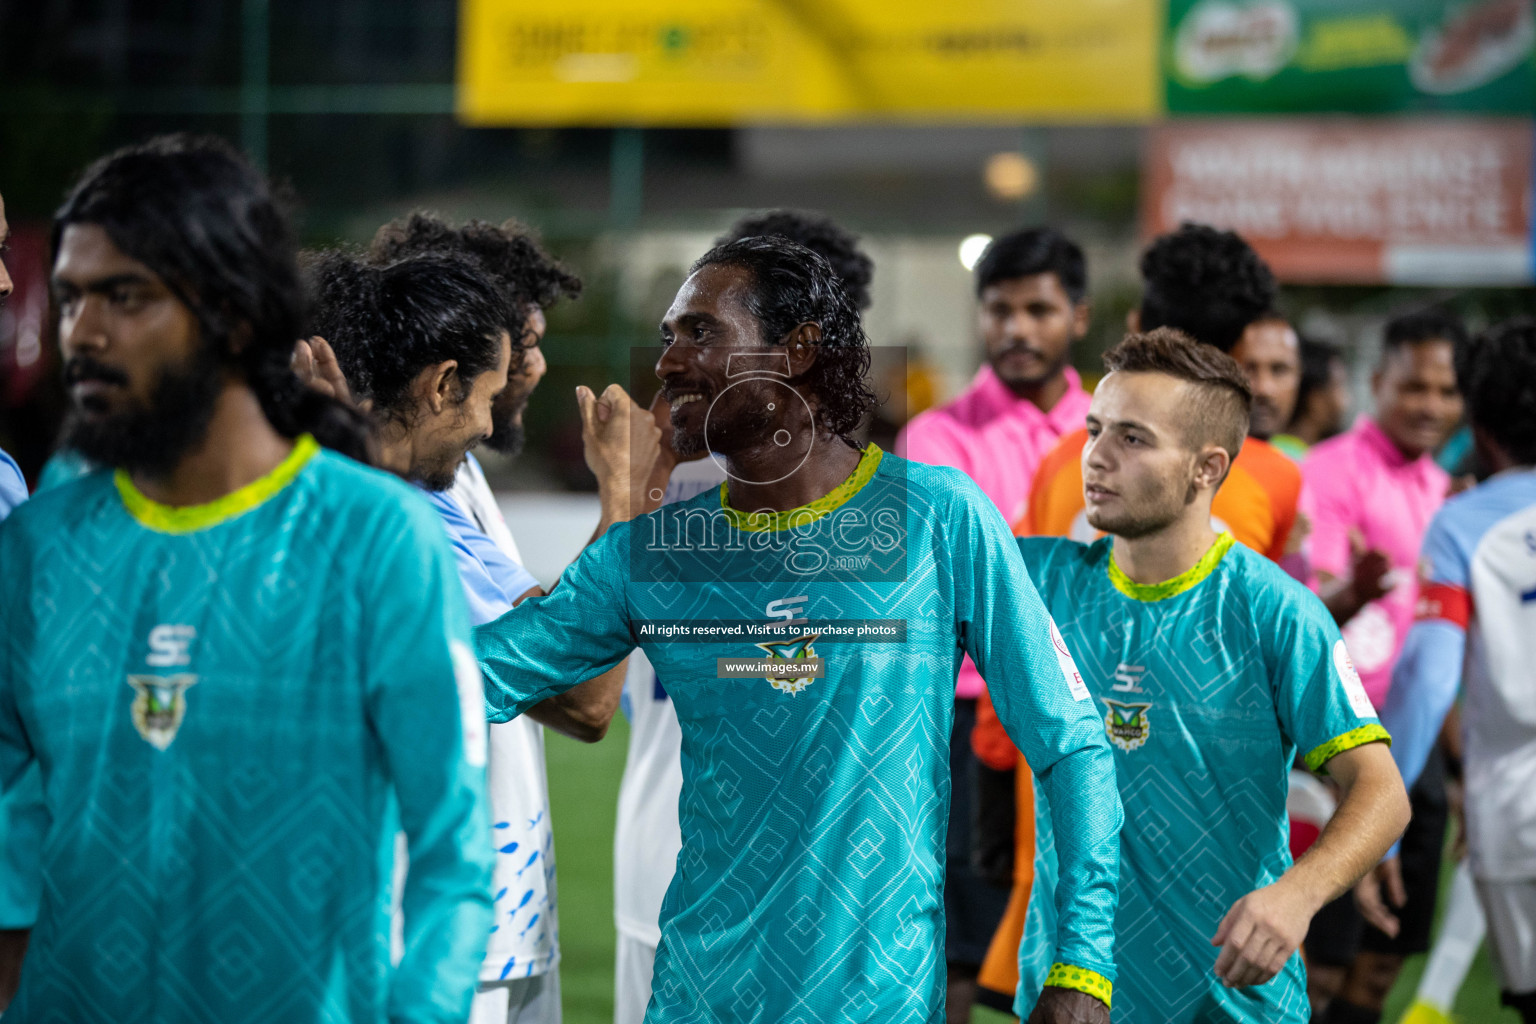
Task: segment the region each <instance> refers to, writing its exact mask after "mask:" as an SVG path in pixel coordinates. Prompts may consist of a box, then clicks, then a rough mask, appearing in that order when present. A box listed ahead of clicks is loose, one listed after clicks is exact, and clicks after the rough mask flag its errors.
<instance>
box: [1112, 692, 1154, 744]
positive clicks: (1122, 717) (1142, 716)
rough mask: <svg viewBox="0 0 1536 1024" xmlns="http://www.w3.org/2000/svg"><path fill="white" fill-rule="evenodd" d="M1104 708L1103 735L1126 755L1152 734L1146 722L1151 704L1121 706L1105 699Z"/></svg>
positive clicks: (1149, 724)
mask: <svg viewBox="0 0 1536 1024" xmlns="http://www.w3.org/2000/svg"><path fill="white" fill-rule="evenodd" d="M1104 707H1105V709H1106V713H1105V715H1104V734H1105V735H1106V736H1108V737H1109V742H1111V743H1113V744H1114V745H1115V746H1117V747H1119V748H1120V749H1121V750H1123V751H1125V752H1126V753H1130V752H1131V751H1133V750H1135V749H1136V748H1137V747H1139V746H1141V745H1142V744H1143V743H1145V742H1147V737H1148V736H1149V735H1150V734H1151V732H1152V724H1151V723H1150V722H1149V721H1147V710H1148V709H1149V708H1151V707H1152V705H1151V704H1122V703H1121V702H1120V701H1117V700H1108V699H1105V700H1104Z"/></svg>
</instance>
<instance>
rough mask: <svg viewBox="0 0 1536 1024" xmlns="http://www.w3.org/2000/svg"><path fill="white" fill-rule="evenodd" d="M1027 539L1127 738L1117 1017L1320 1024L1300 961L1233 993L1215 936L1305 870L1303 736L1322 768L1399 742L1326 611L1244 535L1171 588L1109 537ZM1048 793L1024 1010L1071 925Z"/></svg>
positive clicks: (1081, 656) (1224, 541)
mask: <svg viewBox="0 0 1536 1024" xmlns="http://www.w3.org/2000/svg"><path fill="white" fill-rule="evenodd" d="M1018 544H1019V549H1020V551H1021V552H1022V553H1023V555H1024V561H1025V562H1026V563H1027V564H1028V567H1029V573H1030V576H1031V578H1032V579H1033V580H1034V581H1035V585H1036V586H1037V587H1038V588H1039V589H1040V596H1041V597H1042V598H1043V599H1044V600H1045V603H1046V606H1047V607H1048V608H1049V609H1050V610H1051V611H1052V613H1053V614H1054V616H1055V618H1056V621H1057V622H1058V623H1059V624H1060V627H1061V630H1062V632H1063V633H1064V634H1065V636H1066V640H1067V645H1068V647H1069V648H1070V649H1071V651H1072V653H1073V654H1074V655H1075V656H1076V659H1077V663H1078V665H1079V666H1080V668H1081V671H1082V674H1083V678H1084V679H1085V680H1086V681H1087V684H1088V688H1089V689H1090V690H1091V691H1092V693H1093V696H1094V699H1095V701H1096V702H1097V703H1098V710H1099V715H1100V718H1099V728H1100V729H1101V730H1102V731H1103V732H1104V734H1105V735H1106V736H1107V737H1108V738H1109V740H1110V742H1111V744H1112V745H1113V747H1114V758H1115V764H1116V767H1117V769H1118V771H1117V773H1116V775H1117V778H1118V781H1119V786H1120V799H1121V801H1122V803H1123V804H1124V806H1125V826H1124V828H1123V829H1122V831H1121V833H1120V909H1119V913H1118V914H1117V916H1116V918H1115V961H1116V964H1117V965H1118V967H1119V971H1120V973H1119V980H1118V981H1117V982H1116V985H1115V996H1114V1008H1113V1012H1112V1019H1113V1020H1114V1021H1115V1022H1117V1024H1118V1022H1131V1021H1138V1022H1139V1021H1154V1020H1155V1021H1159V1022H1174V1024H1195V1022H1199V1024H1206V1022H1217V1021H1221V1022H1227V1021H1236V1022H1244V1024H1249V1022H1251V1024H1274V1022H1277V1021H1305V1020H1307V1019H1309V1011H1308V1006H1307V994H1306V983H1305V975H1304V973H1303V969H1302V964H1301V957H1300V956H1299V955H1296V956H1292V957H1291V959H1290V961H1289V962H1288V963H1287V964H1286V965H1285V967H1284V968H1283V969H1282V971H1281V972H1280V974H1279V975H1278V976H1277V977H1276V978H1275V979H1273V980H1272V981H1270V982H1268V983H1267V984H1264V985H1259V986H1254V987H1250V988H1241V989H1229V988H1227V987H1226V986H1224V985H1223V984H1222V983H1221V981H1220V980H1219V979H1218V978H1217V977H1216V975H1215V973H1214V970H1213V968H1214V967H1215V963H1216V957H1217V954H1218V953H1219V952H1220V950H1219V949H1218V948H1217V947H1215V946H1212V945H1211V944H1210V940H1211V937H1212V936H1213V935H1215V934H1216V928H1217V925H1218V924H1220V922H1221V919H1222V918H1223V917H1224V916H1225V915H1226V913H1227V911H1228V909H1230V908H1231V906H1232V904H1233V903H1235V902H1237V900H1238V899H1240V898H1241V897H1242V896H1244V895H1246V894H1247V893H1249V892H1251V891H1252V890H1254V889H1257V888H1259V887H1261V886H1265V885H1268V884H1269V883H1271V882H1273V881H1275V880H1276V879H1278V878H1279V877H1280V876H1281V875H1282V874H1284V872H1285V871H1286V869H1287V868H1289V867H1290V866H1291V856H1290V847H1289V826H1288V824H1287V820H1286V813H1285V801H1286V794H1287V788H1288V787H1287V776H1288V774H1289V771H1290V768H1291V764H1292V762H1293V760H1294V759H1295V756H1296V752H1297V750H1298V748H1299V749H1300V750H1301V751H1303V752H1306V753H1307V755H1308V756H1307V763H1308V765H1309V766H1310V767H1311V768H1312V769H1313V770H1314V771H1316V770H1319V769H1320V768H1322V767H1323V765H1324V764H1325V763H1326V761H1327V759H1328V758H1329V757H1332V756H1333V755H1334V754H1337V753H1339V752H1341V751H1343V750H1347V749H1349V748H1350V747H1353V746H1358V745H1359V744H1361V743H1369V742H1373V741H1377V740H1384V739H1386V738H1387V734H1386V732H1385V731H1384V730H1383V729H1382V728H1381V725H1380V723H1379V721H1378V720H1377V718H1376V713H1375V711H1374V710H1373V709H1372V707H1371V704H1370V701H1369V700H1368V699H1367V698H1366V696H1365V691H1364V688H1363V687H1362V686H1361V684H1360V680H1359V677H1358V676H1357V675H1356V674H1355V671H1354V668H1353V666H1352V665H1351V664H1350V662H1349V656H1348V654H1347V653H1346V652H1345V650H1344V642H1343V640H1342V638H1341V637H1340V636H1339V630H1338V627H1337V626H1335V625H1334V623H1333V619H1332V618H1331V617H1330V616H1329V614H1328V611H1327V609H1325V608H1324V607H1323V604H1322V602H1321V601H1319V600H1318V599H1317V597H1316V596H1315V595H1313V594H1312V593H1311V592H1310V591H1309V590H1307V589H1306V588H1305V587H1303V586H1302V585H1301V584H1299V583H1297V582H1296V581H1295V580H1293V579H1291V578H1290V577H1289V576H1287V575H1286V574H1285V573H1284V572H1283V571H1282V570H1280V569H1279V567H1277V566H1276V565H1275V564H1274V563H1272V562H1270V561H1269V560H1268V559H1266V558H1264V557H1263V556H1261V555H1259V554H1257V553H1255V552H1253V551H1251V550H1250V549H1248V548H1246V547H1244V546H1242V545H1241V544H1234V543H1233V542H1232V539H1231V535H1230V534H1223V535H1222V537H1221V538H1220V539H1218V540H1217V542H1216V544H1215V545H1213V546H1212V548H1211V549H1210V551H1209V552H1208V553H1207V554H1206V556H1205V557H1204V558H1203V559H1201V561H1200V563H1199V564H1197V565H1196V566H1195V567H1194V568H1192V569H1191V570H1190V571H1189V572H1187V573H1185V574H1184V575H1182V576H1180V577H1177V578H1176V579H1174V580H1170V581H1168V582H1166V583H1163V584H1159V585H1157V586H1142V585H1138V584H1136V583H1134V582H1133V581H1131V580H1130V579H1129V578H1127V577H1126V576H1124V574H1122V573H1121V572H1120V571H1119V569H1118V567H1116V566H1115V565H1114V564H1113V560H1112V558H1111V552H1112V550H1113V538H1110V537H1106V538H1103V539H1101V540H1099V541H1098V542H1096V543H1094V544H1092V545H1083V544H1080V543H1077V542H1075V541H1070V540H1062V539H1056V538H1043V537H1031V538H1023V539H1020V540H1019V541H1018ZM1043 795H1044V796H1045V799H1044V800H1037V809H1038V810H1039V812H1040V813H1039V814H1038V815H1037V821H1036V836H1037V847H1038V851H1039V853H1038V855H1037V858H1036V868H1037V870H1036V877H1035V883H1034V890H1033V893H1032V895H1031V901H1030V908H1029V914H1028V917H1027V919H1026V924H1025V938H1024V942H1023V943H1022V946H1021V949H1020V965H1021V967H1020V977H1021V978H1022V979H1023V983H1022V984H1021V985H1020V989H1019V1003H1020V1004H1021V1005H1022V1004H1024V1003H1025V1001H1026V1000H1027V999H1030V998H1033V995H1032V993H1033V992H1035V991H1038V987H1034V988H1032V987H1031V986H1032V985H1033V986H1038V984H1039V981H1040V979H1042V978H1043V977H1044V975H1045V969H1046V968H1047V967H1048V966H1049V963H1050V958H1051V952H1050V948H1049V947H1050V944H1051V937H1052V934H1053V930H1054V927H1055V923H1054V921H1053V920H1052V919H1051V918H1052V910H1053V908H1052V907H1051V906H1050V904H1049V902H1048V901H1047V900H1045V899H1042V898H1040V897H1041V896H1042V894H1045V893H1049V892H1050V886H1051V884H1052V882H1053V876H1054V872H1055V865H1054V863H1053V860H1054V856H1053V853H1054V852H1059V849H1060V846H1061V840H1062V836H1061V832H1060V828H1059V826H1058V827H1057V828H1056V829H1055V832H1054V835H1053V834H1052V824H1051V817H1050V813H1049V809H1050V805H1051V804H1052V802H1053V801H1054V800H1055V799H1056V796H1055V794H1051V793H1046V794H1043ZM1053 841H1054V846H1055V847H1056V851H1053V850H1052V845H1053Z"/></svg>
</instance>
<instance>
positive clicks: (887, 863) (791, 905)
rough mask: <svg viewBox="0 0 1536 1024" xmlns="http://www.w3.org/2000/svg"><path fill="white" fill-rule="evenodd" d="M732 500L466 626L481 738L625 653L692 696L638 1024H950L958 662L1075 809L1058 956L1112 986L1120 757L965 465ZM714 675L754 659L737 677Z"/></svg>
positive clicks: (1066, 830)
mask: <svg viewBox="0 0 1536 1024" xmlns="http://www.w3.org/2000/svg"><path fill="white" fill-rule="evenodd" d="M725 495H726V492H725V490H724V489H723V488H722V489H711V490H709V491H706V492H705V493H703V494H701V495H699V496H698V497H697V498H694V499H692V500H689V501H686V502H679V503H677V504H675V505H670V506H666V507H664V508H663V509H661V510H658V511H657V512H655V513H651V514H650V515H647V516H642V517H640V518H639V519H636V520H634V521H633V522H631V523H626V524H621V525H619V526H616V527H614V528H613V529H612V530H610V531H609V532H608V533H607V534H606V535H605V536H604V537H603V538H602V539H600V540H599V541H598V542H597V543H595V544H593V545H592V546H590V547H588V548H587V549H586V551H585V552H583V554H582V555H581V557H580V558H578V559H577V561H576V562H575V563H574V564H573V565H572V566H571V567H570V568H569V569H567V570H566V573H565V575H564V576H563V577H562V579H561V582H560V583H559V584H558V585H557V586H556V587H555V588H554V589H553V591H551V593H550V594H548V595H546V596H544V597H541V598H532V599H530V600H528V601H525V602H524V603H523V604H522V605H520V606H519V607H517V608H516V609H514V610H513V611H511V612H509V613H508V614H507V615H505V616H503V617H502V618H501V619H499V620H497V621H496V622H493V623H491V624H489V625H486V626H481V627H477V628H476V629H475V643H476V654H477V656H478V657H479V659H480V662H481V667H482V669H483V670H484V672H485V675H486V696H487V705H488V707H489V709H490V715H491V718H492V720H493V721H494V720H499V719H502V718H506V717H509V716H513V715H516V714H519V713H521V712H523V711H524V710H526V709H527V708H528V707H529V706H530V705H532V704H534V703H537V702H538V701H540V700H542V699H544V698H545V697H547V696H549V695H551V694H554V693H558V692H560V691H562V690H564V689H567V688H569V687H570V686H571V685H572V684H573V683H575V682H577V681H579V680H582V679H587V678H589V677H591V676H592V675H594V674H595V673H597V672H598V671H600V670H602V669H605V668H607V667H608V666H610V665H613V664H615V663H616V662H618V661H619V660H620V659H621V658H623V657H624V656H625V655H626V654H627V653H628V652H629V651H630V650H631V649H632V648H634V647H635V646H639V647H641V648H643V649H644V650H645V653H646V654H647V655H648V656H649V658H650V660H651V663H652V665H653V666H654V667H655V670H656V673H657V676H658V678H659V680H660V682H661V685H662V686H663V687H665V689H666V692H667V694H668V696H669V697H670V698H671V699H672V701H673V702H674V704H675V705H676V709H677V716H678V720H679V723H680V725H681V728H682V767H683V789H682V795H681V798H680V801H679V812H680V819H681V826H682V852H681V854H680V855H679V858H678V865H677V872H676V875H675V876H674V878H673V881H672V884H671V887H670V888H669V889H668V891H667V895H666V898H665V900H664V902H663V904H662V909H661V945H660V948H659V952H658V954H657V958H656V967H655V977H654V981H653V984H652V998H651V1004H650V1009H649V1012H648V1014H647V1017H646V1020H647V1021H648V1022H649V1024H660V1022H662V1021H665V1022H667V1024H695V1022H696V1024H706V1022H708V1024H715V1022H718V1021H743V1022H747V1021H756V1022H763V1024H768V1022H772V1024H795V1022H800V1024H819V1022H824V1021H845V1020H846V1021H871V1020H878V1021H882V1022H887V1024H906V1022H922V1024H927V1022H930V1021H940V1020H942V1019H943V1012H944V989H945V979H944V959H943V950H944V909H943V906H944V905H943V898H942V887H943V884H944V838H945V829H946V825H947V820H948V815H949V796H950V794H949V760H948V744H949V734H950V728H951V723H952V721H953V714H954V687H955V677H956V674H957V672H958V670H959V665H960V661H961V658H962V655H963V654H965V653H969V654H970V655H971V657H972V658H973V659H974V660H975V662H976V664H977V666H978V667H979V668H980V670H981V672H982V674H983V676H984V677H985V678H986V679H987V680H988V682H989V684H990V685H991V687H992V694H993V697H994V700H995V702H996V705H997V709H998V713H999V715H1000V717H1001V718H1002V721H1003V722H1004V724H1005V725H1006V726H1007V728H1008V730H1009V733H1010V735H1011V736H1012V737H1013V739H1014V741H1015V742H1016V743H1018V744H1019V746H1020V747H1022V748H1023V750H1024V751H1025V753H1026V754H1027V755H1028V757H1029V759H1030V763H1031V765H1032V766H1034V767H1035V769H1036V770H1037V771H1038V772H1039V774H1040V778H1041V785H1042V788H1044V789H1045V790H1047V791H1048V792H1050V793H1051V795H1052V797H1053V799H1054V806H1055V807H1057V808H1058V809H1059V811H1060V813H1061V815H1062V822H1061V826H1062V829H1061V830H1062V834H1063V835H1064V836H1066V838H1065V839H1063V840H1061V841H1060V842H1059V844H1058V848H1059V852H1060V856H1061V862H1062V864H1063V875H1064V877H1065V884H1064V885H1063V886H1062V888H1061V900H1062V906H1061V912H1062V918H1063V920H1064V921H1065V922H1066V923H1065V926H1064V927H1063V929H1062V938H1061V943H1060V949H1059V950H1058V949H1056V948H1054V946H1053V949H1052V954H1053V957H1054V958H1055V959H1057V960H1062V961H1066V962H1070V963H1072V964H1074V965H1077V966H1080V967H1084V968H1087V969H1089V970H1092V971H1096V972H1099V973H1101V974H1102V975H1103V976H1104V977H1106V978H1111V979H1112V978H1113V976H1114V971H1113V965H1112V963H1111V959H1110V952H1111V944H1112V936H1111V933H1110V922H1111V920H1112V918H1113V916H1114V905H1115V874H1116V848H1117V845H1118V844H1117V841H1116V831H1117V830H1118V828H1119V824H1120V807H1119V803H1118V801H1117V800H1116V799H1115V793H1114V783H1113V778H1112V773H1113V761H1112V758H1111V756H1110V753H1109V749H1108V744H1107V743H1106V742H1105V740H1104V733H1103V728H1102V726H1101V724H1100V722H1099V720H1098V716H1097V714H1096V713H1095V711H1094V709H1093V706H1092V702H1091V701H1090V700H1089V699H1088V696H1087V693H1086V691H1084V690H1083V689H1082V687H1081V683H1080V682H1078V681H1077V680H1076V679H1075V674H1069V673H1068V672H1065V671H1064V668H1063V666H1064V664H1065V665H1070V660H1069V659H1066V658H1065V657H1064V655H1061V654H1059V653H1058V651H1057V649H1056V647H1055V645H1054V644H1053V639H1052V637H1053V630H1052V626H1051V623H1050V619H1049V617H1048V616H1047V615H1046V613H1045V609H1044V607H1043V606H1042V605H1041V603H1040V599H1039V597H1038V596H1037V595H1036V594H1035V590H1034V587H1033V586H1031V584H1030V582H1029V577H1028V574H1027V572H1026V570H1025V567H1024V563H1023V561H1022V559H1020V558H1019V557H1018V551H1017V549H1016V548H1015V546H1014V543H1013V539H1012V537H1011V536H1010V535H1009V533H1008V528H1007V525H1006V524H1005V523H1004V522H1003V519H1002V517H1001V516H1000V515H999V514H998V512H997V510H996V508H995V507H994V506H993V505H992V504H991V502H990V501H988V499H987V498H986V497H985V496H984V495H983V494H982V492H981V491H980V490H979V489H977V487H976V486H975V484H973V483H972V482H971V481H970V480H969V479H967V478H966V477H965V476H964V475H963V474H961V473H960V472H958V471H956V470H953V469H947V468H937V467H932V466H925V465H920V464H918V463H910V462H907V461H906V460H904V459H899V458H896V457H894V456H891V455H885V454H883V453H881V452H880V450H879V449H878V448H876V447H874V446H870V447H869V448H868V449H867V450H866V451H865V453H864V455H863V457H862V459H861V460H860V463H859V468H858V470H857V471H855V473H854V474H853V475H852V476H851V477H850V478H849V480H848V481H845V483H844V484H842V485H840V486H839V487H838V488H837V489H834V491H833V492H832V493H831V494H829V495H828V496H826V497H825V498H823V499H820V500H818V501H817V502H814V503H812V505H809V506H805V507H803V508H802V509H797V510H793V511H792V512H785V513H777V514H764V513H760V514H758V515H757V516H744V515H742V514H741V513H738V512H736V511H735V510H733V509H730V508H729V507H728V506H726V505H725V504H724V501H725ZM669 623H670V624H674V625H683V626H685V627H686V628H689V629H703V630H704V631H705V634H704V637H703V638H702V639H701V638H699V637H698V635H697V634H694V635H688V634H683V635H678V634H671V635H667V634H665V633H664V629H663V627H665V626H666V625H667V624H669ZM850 624H852V625H850ZM857 624H865V625H870V624H874V628H877V629H882V630H895V631H896V634H895V635H894V636H891V635H889V634H886V637H887V638H885V639H875V638H873V637H874V634H869V635H868V637H869V638H861V635H860V634H858V633H857ZM717 627H718V628H721V629H731V628H737V629H740V630H742V633H740V634H739V635H738V634H732V635H724V634H719V633H712V632H710V631H711V630H714V629H716V628H717ZM759 628H762V629H774V630H777V632H775V633H774V634H773V635H772V636H767V637H765V636H762V635H759V634H757V633H754V632H752V630H753V629H759ZM850 629H851V630H854V632H853V633H848V632H845V631H846V630H850ZM720 659H733V660H746V659H760V661H759V662H754V664H761V665H763V666H766V668H764V669H759V670H757V671H756V672H755V674H753V675H744V676H739V677H738V676H735V675H732V674H730V670H729V669H727V668H725V667H723V666H722V663H721V662H720ZM805 659H819V660H820V663H821V665H822V668H823V670H824V674H820V675H818V674H816V673H815V671H814V669H813V668H810V667H796V666H797V664H799V663H800V662H801V661H803V660H805ZM1074 691H1076V692H1075V693H1074Z"/></svg>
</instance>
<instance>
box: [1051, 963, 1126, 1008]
mask: <svg viewBox="0 0 1536 1024" xmlns="http://www.w3.org/2000/svg"><path fill="white" fill-rule="evenodd" d="M1045 983H1046V984H1047V985H1052V986H1055V987H1056V988H1070V989H1072V990H1074V991H1077V992H1085V993H1087V994H1088V995H1090V996H1093V998H1095V999H1097V1000H1098V1001H1099V1002H1101V1003H1103V1004H1104V1005H1105V1007H1109V996H1110V993H1111V992H1113V991H1114V987H1115V986H1114V983H1113V982H1111V981H1110V980H1109V979H1108V978H1106V977H1104V975H1102V974H1100V973H1098V972H1097V971H1090V970H1089V969H1088V968H1086V967H1075V966H1073V965H1072V964H1051V970H1050V973H1048V974H1047V975H1046V976H1045Z"/></svg>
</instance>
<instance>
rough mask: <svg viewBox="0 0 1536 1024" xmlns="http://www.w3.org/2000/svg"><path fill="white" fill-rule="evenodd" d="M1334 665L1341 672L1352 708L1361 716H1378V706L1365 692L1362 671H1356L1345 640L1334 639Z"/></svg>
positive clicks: (1345, 691) (1340, 676)
mask: <svg viewBox="0 0 1536 1024" xmlns="http://www.w3.org/2000/svg"><path fill="white" fill-rule="evenodd" d="M1333 667H1334V670H1335V671H1336V672H1338V674H1339V681H1340V682H1342V683H1343V684H1344V694H1345V696H1347V697H1348V698H1349V706H1350V709H1351V710H1353V711H1354V713H1355V714H1357V715H1359V716H1360V717H1361V718H1376V717H1377V714H1376V707H1375V705H1373V704H1372V703H1371V698H1370V696H1369V695H1367V694H1366V692H1365V684H1364V683H1362V682H1361V681H1360V673H1359V672H1356V671H1355V663H1354V662H1353V661H1351V660H1350V659H1349V650H1348V649H1347V648H1346V647H1345V646H1344V641H1343V640H1336V641H1334V644H1333Z"/></svg>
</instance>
